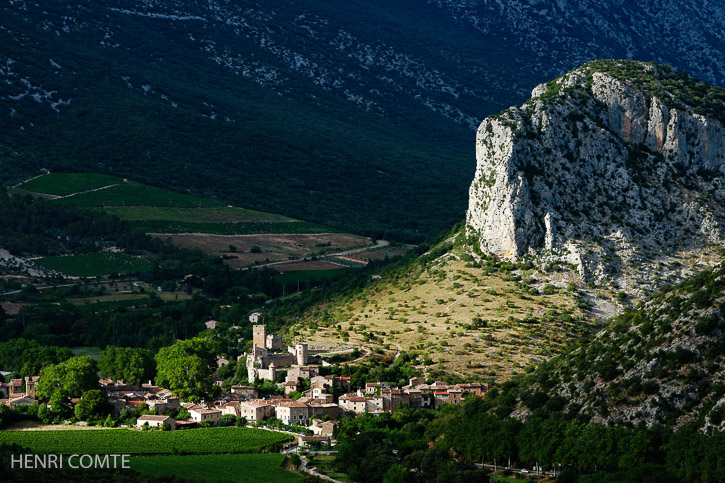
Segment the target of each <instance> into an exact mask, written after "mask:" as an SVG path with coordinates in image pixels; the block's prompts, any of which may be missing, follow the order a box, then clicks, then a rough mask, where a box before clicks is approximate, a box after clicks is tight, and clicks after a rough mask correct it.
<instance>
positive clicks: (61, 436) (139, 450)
mask: <svg viewBox="0 0 725 483" xmlns="http://www.w3.org/2000/svg"><path fill="white" fill-rule="evenodd" d="M290 439H291V438H290V437H289V436H287V435H284V434H281V433H274V432H271V431H265V430H260V429H249V428H209V429H190V430H184V431H134V430H124V429H109V430H98V431H0V445H2V444H18V445H20V446H22V447H24V448H27V449H28V450H30V451H32V452H33V453H55V454H149V455H150V454H159V455H161V454H172V453H175V454H194V453H195V454H204V453H255V452H259V451H261V450H262V449H270V448H272V447H273V446H275V445H277V444H279V443H283V442H285V441H289V440H290Z"/></svg>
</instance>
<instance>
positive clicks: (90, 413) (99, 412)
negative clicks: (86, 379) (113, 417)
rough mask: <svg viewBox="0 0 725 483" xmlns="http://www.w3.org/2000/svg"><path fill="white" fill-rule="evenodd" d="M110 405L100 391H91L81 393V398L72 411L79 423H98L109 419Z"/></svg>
mask: <svg viewBox="0 0 725 483" xmlns="http://www.w3.org/2000/svg"><path fill="white" fill-rule="evenodd" d="M111 410H112V407H111V404H110V403H109V402H108V399H106V396H105V394H103V392H101V390H100V389H91V390H90V391H86V392H84V393H83V397H82V398H81V400H80V401H78V404H76V407H75V409H74V414H75V416H76V418H78V419H80V420H81V421H100V420H103V419H104V418H105V417H110V412H111Z"/></svg>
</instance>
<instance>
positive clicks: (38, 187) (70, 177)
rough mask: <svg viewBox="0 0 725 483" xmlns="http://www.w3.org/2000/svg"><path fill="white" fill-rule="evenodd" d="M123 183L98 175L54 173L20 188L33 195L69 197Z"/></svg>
mask: <svg viewBox="0 0 725 483" xmlns="http://www.w3.org/2000/svg"><path fill="white" fill-rule="evenodd" d="M121 182H123V180H122V179H121V178H117V177H115V176H108V175H105V174H96V173H53V174H46V175H45V176H40V177H38V178H33V179H31V180H29V181H26V182H25V183H23V184H22V185H20V186H18V188H19V189H22V190H25V191H30V192H33V193H43V194H48V195H55V196H67V195H70V194H73V193H78V192H81V191H88V190H93V189H98V188H103V187H105V186H111V185H114V184H118V183H121Z"/></svg>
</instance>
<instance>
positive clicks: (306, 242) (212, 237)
mask: <svg viewBox="0 0 725 483" xmlns="http://www.w3.org/2000/svg"><path fill="white" fill-rule="evenodd" d="M17 189H19V190H25V191H28V192H34V193H37V194H43V195H44V196H52V197H53V198H54V200H53V202H54V203H60V204H64V205H73V206H79V207H85V208H94V209H99V210H103V211H105V212H107V213H109V214H112V215H116V216H118V217H119V218H120V219H121V220H124V221H128V222H131V223H132V224H133V225H134V226H135V227H136V228H138V229H140V230H142V231H145V232H146V233H150V234H152V235H153V236H156V237H159V238H162V239H166V238H171V239H172V241H173V242H174V243H175V244H177V245H180V246H183V247H187V248H199V249H201V250H202V251H204V252H205V253H208V254H212V255H217V256H221V257H223V258H224V259H225V261H226V263H227V264H229V265H230V266H232V267H234V268H246V267H248V266H249V265H252V264H258V265H259V264H266V263H270V262H279V261H288V260H291V259H295V260H296V259H304V258H311V257H313V256H319V255H322V254H328V253H337V252H342V251H346V250H351V249H360V248H366V247H374V245H373V243H372V242H371V240H370V239H368V238H366V237H362V236H357V235H349V234H345V233H338V232H337V231H336V230H335V229H331V228H329V227H325V226H321V225H318V224H315V223H310V222H306V221H300V220H295V219H293V218H288V217H285V216H281V215H276V214H271V213H264V212H260V211H254V210H248V209H244V208H238V207H233V206H226V205H224V204H223V203H221V202H219V201H216V200H209V199H204V198H198V197H195V196H189V195H186V194H182V193H176V192H173V191H169V190H165V189H160V188H156V187H153V186H146V185H143V184H140V183H135V182H129V181H126V180H123V179H120V178H115V177H112V176H105V175H96V174H88V173H59V174H48V175H44V176H40V177H38V178H34V179H32V180H29V181H27V182H26V183H23V184H21V185H20V186H18V187H17ZM377 248H383V247H380V246H377ZM361 255H362V254H361ZM356 256H357V255H356ZM370 256H371V257H377V256H380V254H379V253H373V252H371V253H370ZM64 262H65V264H64ZM48 263H50V264H51V265H53V267H50V268H55V266H58V264H61V265H62V266H63V268H65V269H68V270H71V271H72V273H71V272H69V271H66V270H63V269H61V268H58V269H57V270H59V271H61V272H64V273H67V274H69V275H78V276H89V275H102V274H106V273H91V272H96V271H93V270H88V269H84V268H82V267H78V266H77V265H78V263H79V262H75V261H71V260H64V261H56V260H50V261H48ZM44 264H45V263H44ZM343 265H344V264H342V265H334V264H326V266H325V267H324V268H325V269H335V268H342V267H343ZM119 268H121V267H119ZM292 269H293V268H288V269H287V270H292ZM298 269H304V270H307V269H309V268H307V267H301V268H298ZM314 269H315V270H318V269H322V267H314ZM110 273H113V272H110ZM120 273H129V271H128V270H127V271H122V272H120Z"/></svg>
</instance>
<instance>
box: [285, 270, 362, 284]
mask: <svg viewBox="0 0 725 483" xmlns="http://www.w3.org/2000/svg"><path fill="white" fill-rule="evenodd" d="M348 270H349V269H348V268H341V269H338V270H293V271H290V272H284V273H281V274H279V275H277V277H276V279H277V281H278V282H279V283H284V284H288V283H289V284H295V283H297V282H300V284H306V283H307V282H319V281H322V280H331V279H334V278H338V277H339V276H340V275H342V274H344V273H345V272H346V271H348ZM303 288H304V286H303Z"/></svg>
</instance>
